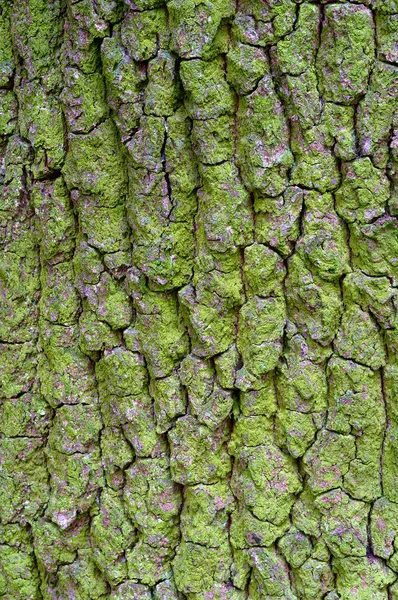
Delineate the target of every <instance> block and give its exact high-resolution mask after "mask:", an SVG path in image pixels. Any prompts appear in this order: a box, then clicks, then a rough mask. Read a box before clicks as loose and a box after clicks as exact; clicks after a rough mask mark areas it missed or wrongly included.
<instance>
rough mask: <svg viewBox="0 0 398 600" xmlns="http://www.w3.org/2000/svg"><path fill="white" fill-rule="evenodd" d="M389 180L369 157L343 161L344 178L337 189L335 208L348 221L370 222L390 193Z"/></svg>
mask: <svg viewBox="0 0 398 600" xmlns="http://www.w3.org/2000/svg"><path fill="white" fill-rule="evenodd" d="M389 187H390V186H389V182H388V179H387V177H386V176H385V175H384V173H383V172H382V171H380V170H379V169H377V168H375V167H374V166H373V165H372V162H371V160H370V159H369V158H358V159H357V160H355V161H353V162H352V163H345V164H344V165H343V181H342V185H341V187H340V188H339V189H338V190H337V192H336V209H337V212H338V213H339V215H340V216H341V217H343V218H344V220H345V221H346V222H348V223H352V222H353V221H358V222H359V223H369V222H371V221H373V220H374V219H375V218H376V217H380V215H382V214H383V213H384V211H385V205H386V202H387V200H388V197H389V195H390V190H389Z"/></svg>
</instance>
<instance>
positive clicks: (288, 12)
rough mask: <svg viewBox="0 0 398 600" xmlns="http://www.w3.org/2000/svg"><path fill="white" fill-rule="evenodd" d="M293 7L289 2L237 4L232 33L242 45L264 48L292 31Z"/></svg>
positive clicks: (248, 0) (248, 1)
mask: <svg viewBox="0 0 398 600" xmlns="http://www.w3.org/2000/svg"><path fill="white" fill-rule="evenodd" d="M294 18H295V5H294V3H293V2H292V1H291V0H271V2H269V3H268V4H266V5H265V6H264V3H263V2H262V1H261V0H254V1H253V0H244V1H243V2H241V3H240V4H239V10H238V11H237V13H236V15H235V18H234V21H233V25H232V32H233V34H234V36H236V38H237V39H238V40H239V41H240V42H243V43H247V44H252V45H254V46H266V45H269V44H272V43H275V42H276V41H277V40H278V39H279V38H280V37H282V36H284V35H286V34H287V33H289V32H290V31H292V29H293V26H294Z"/></svg>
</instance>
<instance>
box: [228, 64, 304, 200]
mask: <svg viewBox="0 0 398 600" xmlns="http://www.w3.org/2000/svg"><path fill="white" fill-rule="evenodd" d="M237 124H238V128H237V136H238V138H237V160H238V164H239V166H240V169H241V174H242V178H243V181H244V183H245V185H246V187H247V188H248V190H249V191H257V192H261V193H263V194H269V195H270V196H277V195H278V194H280V193H282V192H283V191H284V190H285V188H286V187H287V171H288V169H289V168H290V167H291V166H292V164H293V156H292V154H291V151H290V148H289V146H288V127H287V123H286V120H285V118H284V114H283V106H282V104H281V102H280V100H279V98H278V96H277V94H276V92H275V88H274V84H273V81H272V77H271V74H270V72H269V70H267V72H266V74H265V75H264V77H263V78H262V79H261V80H260V82H259V84H258V86H257V88H256V90H255V91H254V92H253V93H252V94H250V95H248V96H244V97H243V98H241V100H240V102H239V106H238V111H237Z"/></svg>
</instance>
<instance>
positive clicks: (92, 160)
mask: <svg viewBox="0 0 398 600" xmlns="http://www.w3.org/2000/svg"><path fill="white" fill-rule="evenodd" d="M98 164H100V165H101V169H97V168H96V166H97V165H98ZM63 174H64V177H65V181H66V184H67V186H68V187H69V188H77V189H79V191H80V192H82V193H83V194H93V196H97V197H98V199H99V204H100V206H106V207H113V206H115V205H116V204H118V203H119V202H120V197H121V196H123V195H124V194H125V192H126V174H125V171H124V168H123V158H122V154H121V150H120V145H119V143H118V139H117V133H116V130H115V126H114V125H113V123H112V122H111V121H110V120H107V121H104V122H103V123H101V124H100V125H99V126H98V127H96V128H95V129H94V130H93V131H92V132H91V133H88V134H87V135H75V134H70V135H69V152H68V154H67V157H66V160H65V165H64V167H63Z"/></svg>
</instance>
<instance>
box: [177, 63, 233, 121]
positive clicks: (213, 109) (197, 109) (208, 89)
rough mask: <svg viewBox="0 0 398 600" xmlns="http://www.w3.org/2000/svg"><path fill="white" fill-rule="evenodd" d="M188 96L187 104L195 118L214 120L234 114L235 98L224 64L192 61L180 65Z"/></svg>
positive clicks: (185, 102)
mask: <svg viewBox="0 0 398 600" xmlns="http://www.w3.org/2000/svg"><path fill="white" fill-rule="evenodd" d="M180 76H181V80H182V85H183V87H184V91H185V93H186V96H185V99H184V104H185V108H186V110H187V113H188V114H189V116H190V117H191V118H192V119H211V118H213V119H214V118H216V117H219V116H221V115H224V114H232V113H233V111H234V95H233V93H232V91H231V90H230V88H229V86H228V84H227V82H226V81H225V75H224V69H223V61H222V59H221V57H217V58H216V59H215V60H212V61H207V62H206V61H203V60H189V61H183V62H182V63H181V66H180Z"/></svg>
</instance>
